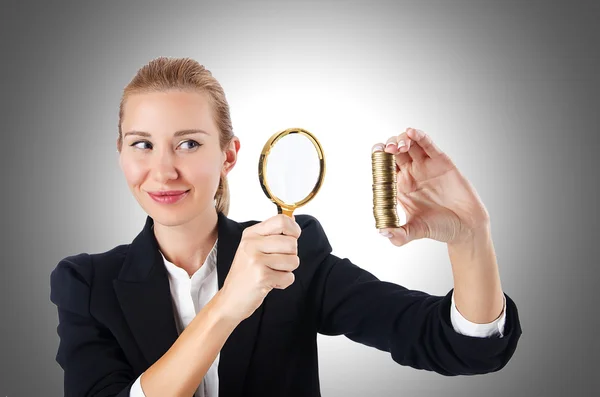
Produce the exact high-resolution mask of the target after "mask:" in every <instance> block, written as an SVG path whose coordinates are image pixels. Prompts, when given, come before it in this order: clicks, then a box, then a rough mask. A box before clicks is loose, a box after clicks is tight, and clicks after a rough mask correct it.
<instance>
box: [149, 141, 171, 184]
mask: <svg viewBox="0 0 600 397" xmlns="http://www.w3.org/2000/svg"><path fill="white" fill-rule="evenodd" d="M154 157H155V159H154V160H155V161H154V164H153V167H152V170H153V177H154V179H155V180H156V181H157V182H159V183H160V184H166V182H168V181H169V180H171V179H177V168H176V167H175V159H174V155H173V153H171V152H170V151H169V150H168V149H166V150H162V151H155V155H154Z"/></svg>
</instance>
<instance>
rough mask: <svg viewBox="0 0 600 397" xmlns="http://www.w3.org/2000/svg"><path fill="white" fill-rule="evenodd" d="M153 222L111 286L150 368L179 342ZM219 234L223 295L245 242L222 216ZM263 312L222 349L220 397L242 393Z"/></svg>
mask: <svg viewBox="0 0 600 397" xmlns="http://www.w3.org/2000/svg"><path fill="white" fill-rule="evenodd" d="M153 223H154V221H153V219H152V218H150V217H149V216H148V217H147V218H146V224H145V225H144V228H143V230H142V231H141V232H140V234H138V236H137V237H136V238H135V239H134V240H133V242H132V243H131V245H130V247H129V250H128V252H127V255H126V257H125V261H124V263H123V267H122V269H121V272H120V274H119V277H118V278H117V279H116V280H114V281H113V286H114V289H115V292H116V294H117V298H118V300H119V304H120V305H121V309H122V310H123V313H124V315H125V318H126V321H127V323H128V325H129V327H130V328H131V331H132V333H133V336H134V338H135V339H136V341H137V342H138V344H139V347H140V349H141V351H142V352H143V354H144V356H145V357H146V359H147V360H148V364H149V365H152V364H153V363H155V362H156V361H157V360H158V359H160V357H162V356H163V355H164V354H165V353H166V352H167V350H169V348H170V347H171V346H172V345H173V343H175V341H176V340H177V337H178V333H177V328H176V325H175V314H174V311H173V305H172V299H171V292H170V287H169V279H168V275H167V271H166V269H165V267H164V263H163V260H162V256H161V255H160V252H159V247H158V243H157V241H156V237H155V236H154V232H153V230H152V225H153ZM218 231H219V245H218V249H217V279H218V288H219V290H220V289H221V288H223V284H224V283H225V278H226V277H227V274H228V273H229V269H230V268H231V264H232V262H233V259H234V257H235V253H236V251H237V248H238V245H239V243H240V240H241V238H242V231H243V226H242V225H241V224H239V223H238V222H235V221H233V220H231V219H229V218H227V217H226V216H225V215H223V214H222V213H220V212H219V213H218ZM262 312H263V305H261V306H259V308H258V309H257V310H255V311H254V313H253V314H252V315H251V316H250V317H248V318H247V319H245V320H244V321H242V322H241V323H240V324H239V325H238V326H237V327H236V328H235V330H234V331H233V333H232V334H231V335H230V336H229V338H228V339H227V341H226V342H225V344H224V346H223V348H222V349H221V353H220V358H219V368H218V374H219V389H220V391H219V395H221V396H227V397H237V396H240V395H241V394H242V391H243V386H244V380H245V376H246V372H247V370H248V365H249V363H250V358H251V356H252V352H253V348H254V341H255V339H256V335H257V332H258V327H259V324H260V320H261V317H262Z"/></svg>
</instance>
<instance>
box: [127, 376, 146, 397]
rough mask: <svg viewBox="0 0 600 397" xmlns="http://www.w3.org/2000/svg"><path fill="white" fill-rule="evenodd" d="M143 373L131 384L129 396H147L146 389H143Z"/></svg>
mask: <svg viewBox="0 0 600 397" xmlns="http://www.w3.org/2000/svg"><path fill="white" fill-rule="evenodd" d="M141 379H142V375H140V376H138V378H137V379H136V380H135V383H134V384H133V385H132V386H131V389H130V390H129V397H146V395H145V394H144V391H143V390H142V381H141Z"/></svg>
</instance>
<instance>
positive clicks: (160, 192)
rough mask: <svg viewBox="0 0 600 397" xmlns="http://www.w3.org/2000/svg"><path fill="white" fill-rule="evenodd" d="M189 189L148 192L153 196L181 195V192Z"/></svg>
mask: <svg viewBox="0 0 600 397" xmlns="http://www.w3.org/2000/svg"><path fill="white" fill-rule="evenodd" d="M188 191H189V190H163V191H156V192H148V193H149V194H151V195H152V196H159V197H160V196H179V195H180V194H183V193H186V192H188Z"/></svg>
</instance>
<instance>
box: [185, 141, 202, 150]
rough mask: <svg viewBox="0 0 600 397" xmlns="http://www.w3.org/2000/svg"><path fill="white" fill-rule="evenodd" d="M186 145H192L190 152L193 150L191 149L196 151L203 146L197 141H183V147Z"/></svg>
mask: <svg viewBox="0 0 600 397" xmlns="http://www.w3.org/2000/svg"><path fill="white" fill-rule="evenodd" d="M185 143H189V144H191V146H192V147H190V148H189V149H190V150H191V149H195V148H196V147H200V146H202V145H201V144H199V143H198V142H196V141H193V140H189V141H183V142H181V144H182V145H183V144H185Z"/></svg>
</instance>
